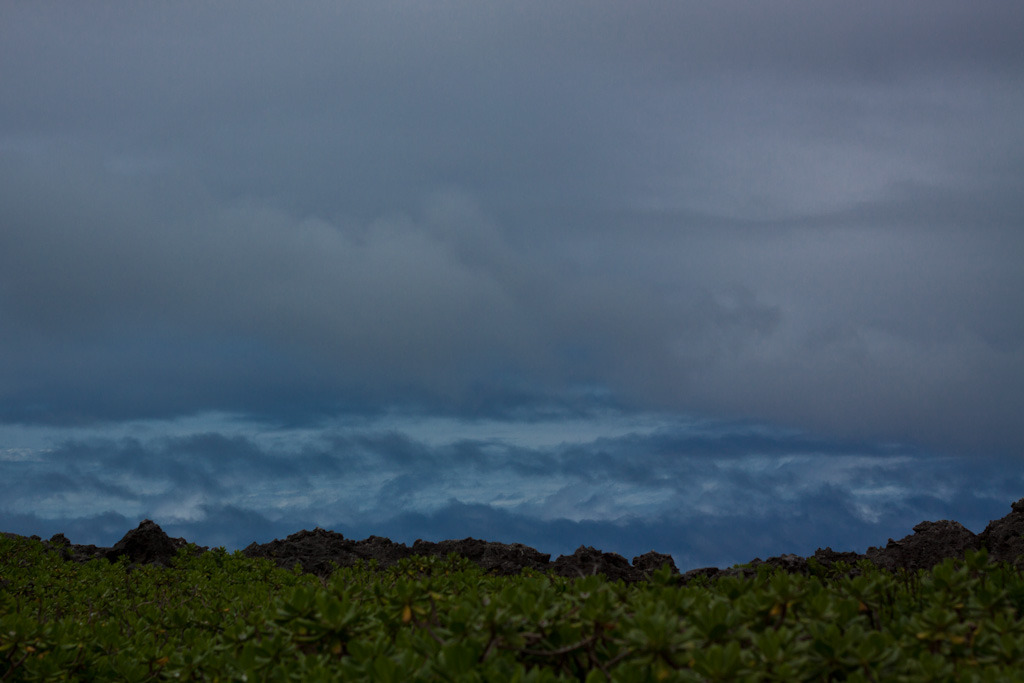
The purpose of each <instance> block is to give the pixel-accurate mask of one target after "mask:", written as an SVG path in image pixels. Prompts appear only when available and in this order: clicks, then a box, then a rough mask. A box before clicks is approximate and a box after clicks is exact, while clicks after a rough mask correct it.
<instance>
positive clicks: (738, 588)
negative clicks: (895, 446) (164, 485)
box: [0, 537, 1024, 681]
mask: <svg viewBox="0 0 1024 683" xmlns="http://www.w3.org/2000/svg"><path fill="white" fill-rule="evenodd" d="M815 569H816V570H815V572H814V573H813V574H812V575H811V576H801V575H791V574H786V573H783V572H780V571H778V570H768V569H762V571H760V573H759V574H758V575H757V576H756V577H754V578H748V579H743V578H737V577H725V578H720V579H718V580H716V581H701V582H692V583H690V584H687V585H681V584H680V582H679V577H678V576H677V575H673V574H672V573H670V572H668V571H664V572H659V573H657V574H655V576H654V577H653V579H652V580H651V581H649V582H643V583H638V584H632V585H626V584H624V583H621V582H609V581H606V580H604V579H603V578H602V577H599V576H593V577H586V578H580V579H565V578H560V577H555V576H552V575H548V574H542V573H530V572H524V573H523V574H521V575H518V576H515V577H498V576H492V575H488V574H486V573H485V572H483V571H482V570H481V569H479V568H478V567H477V566H476V565H474V564H472V563H470V562H469V561H467V560H465V559H461V558H458V557H455V556H452V557H449V558H448V559H446V560H440V559H436V558H423V557H413V558H409V559H407V560H403V561H402V562H400V563H399V564H398V565H397V566H395V567H392V568H390V569H388V570H378V569H377V568H375V567H371V566H365V565H363V566H357V567H354V568H345V569H339V570H338V571H336V572H335V573H334V574H333V575H332V576H331V577H330V578H329V579H326V580H321V579H318V578H316V577H314V576H311V575H307V574H302V573H300V572H298V571H291V572H289V571H286V570H282V569H277V568H275V567H274V566H273V565H272V564H271V563H270V562H269V561H268V560H254V559H248V558H245V557H242V556H241V555H240V554H238V553H235V554H228V553H226V552H224V551H223V550H215V551H211V552H207V553H197V552H195V548H194V547H190V548H184V549H182V550H181V551H180V552H179V554H178V556H177V558H176V559H175V562H174V566H173V567H171V568H163V567H157V566H152V565H146V566H130V565H128V564H127V563H126V562H125V561H121V562H119V563H115V564H111V563H109V562H107V561H106V560H93V561H91V562H88V563H86V564H78V563H74V562H68V561H64V560H62V559H61V558H60V556H59V555H57V554H56V553H54V552H51V551H49V550H47V549H46V547H45V546H44V545H43V544H41V543H39V542H36V541H32V540H29V539H23V538H7V537H0V590H2V593H0V680H7V681H12V680H18V681H21V680H67V679H71V680H123V681H150V680H210V681H217V680H220V681H229V680H230V681H234V680H248V681H262V680H271V681H278V680H281V681H283V680H295V681H336V680H349V679H357V680H358V679H369V680H376V681H409V680H438V681H449V680H450V681H454V680H458V681H473V680H485V681H556V680H585V681H603V680H622V681H644V680H658V681H745V680H749V681H773V680H778V681H795V680H796V681H799V680H849V681H926V680H927V681H932V680H963V681H1013V680H1024V674H1022V673H1021V667H1020V662H1022V661H1024V620H1022V613H1024V577H1022V575H1021V572H1020V571H1019V570H1017V569H1014V568H1012V567H1010V566H1009V565H1005V564H1002V565H996V564H993V563H991V562H989V560H988V557H987V555H986V554H985V553H984V551H982V552H979V553H970V554H968V556H967V558H966V559H965V560H963V561H954V560H949V561H947V562H945V563H943V564H941V565H939V566H937V567H935V568H934V569H933V570H931V571H922V572H917V573H914V574H910V573H901V574H893V573H890V572H883V571H881V570H878V569H875V568H874V567H873V566H872V565H870V564H869V563H867V562H864V563H862V564H860V565H858V566H856V567H850V566H848V565H845V566H844V565H837V566H833V567H831V568H829V569H828V570H826V569H824V568H820V567H818V568H815Z"/></svg>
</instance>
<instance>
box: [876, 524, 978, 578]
mask: <svg viewBox="0 0 1024 683" xmlns="http://www.w3.org/2000/svg"><path fill="white" fill-rule="evenodd" d="M978 547H979V543H978V537H977V536H975V535H974V534H973V533H972V532H971V530H970V529H968V528H966V527H964V525H963V524H961V523H960V522H952V521H949V520H942V521H940V522H921V523H920V524H918V525H917V526H915V527H914V533H913V534H912V535H910V536H905V537H904V538H902V539H900V540H898V541H894V540H892V539H891V538H890V539H889V543H888V544H886V546H885V547H884V548H875V547H872V548H868V551H867V553H865V557H867V559H869V560H871V561H872V562H874V563H875V564H876V565H878V566H879V567H881V568H882V569H890V570H897V569H907V570H909V571H915V570H917V569H931V568H932V567H934V566H935V565H937V564H940V563H941V562H942V561H943V560H945V559H946V558H948V557H963V555H964V551H965V550H967V549H975V550H976V549H977V548H978Z"/></svg>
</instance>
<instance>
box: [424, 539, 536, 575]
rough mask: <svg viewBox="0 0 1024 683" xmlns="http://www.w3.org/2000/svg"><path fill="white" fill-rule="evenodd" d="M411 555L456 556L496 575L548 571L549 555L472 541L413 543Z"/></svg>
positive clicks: (519, 546)
mask: <svg viewBox="0 0 1024 683" xmlns="http://www.w3.org/2000/svg"><path fill="white" fill-rule="evenodd" d="M412 552H413V553H414V554H416V555H434V556H437V557H448V555H450V554H452V553H455V554H456V555H461V556H462V557H465V558H466V559H468V560H471V561H472V562H475V563H476V564H478V565H480V567H482V568H483V569H485V570H487V571H490V572H495V573H496V574H502V575H510V574H518V573H519V572H521V571H523V570H524V569H536V570H538V571H543V570H545V569H547V568H548V564H549V562H550V561H551V555H550V554H548V553H542V552H540V551H538V550H534V549H533V548H531V547H530V546H527V545H523V544H522V543H512V544H505V543H494V542H492V541H481V540H478V539H475V538H465V539H463V540H461V541H441V542H439V543H432V542H430V541H416V542H415V543H413V544H412Z"/></svg>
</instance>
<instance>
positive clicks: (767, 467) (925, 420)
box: [0, 0, 1024, 561]
mask: <svg viewBox="0 0 1024 683" xmlns="http://www.w3.org/2000/svg"><path fill="white" fill-rule="evenodd" d="M115 18H116V20H115ZM1022 22H1024V8H1022V7H1020V6H1018V5H1016V4H1013V3H1007V2H998V1H995V0H993V1H991V2H989V1H983V2H980V3H979V2H975V3H972V4H971V5H970V7H966V6H964V5H963V4H962V3H957V2H952V1H946V0H939V1H938V2H935V1H930V2H924V1H923V0H912V1H909V2H902V3H898V4H894V3H891V2H880V1H875V0H869V1H868V2H866V3H864V2H862V3H857V4H851V5H849V6H845V5H844V6H839V5H836V6H826V5H822V4H821V3H814V2H804V1H800V2H791V3H786V4H785V5H784V6H783V5H765V6H763V7H761V6H758V7H752V6H751V5H750V3H746V2H733V1H732V0H723V1H722V2H715V3H714V4H707V3H697V2H671V3H663V2H655V3H647V4H644V5H643V6H634V5H629V6H628V7H627V6H625V5H621V4H615V3H608V2H603V1H599V2H596V3H595V2H587V3H582V2H575V0H570V1H569V2H560V3H558V4H557V5H552V4H551V3H541V2H534V1H533V0H527V1H526V2H517V3H511V4H508V5H507V6H501V7H496V6H488V5H480V4H478V3H471V2H455V3H449V4H446V5H445V6H444V7H443V8H442V7H438V6H434V5H432V4H424V3H415V2H398V3H397V4H394V5H389V7H383V6H382V5H381V4H380V3H376V2H352V3H346V4H345V5H344V6H339V7H335V6H333V5H332V6H328V5H323V4H320V3H317V2H297V3H290V4H289V5H288V6H287V7H284V6H279V5H278V4H275V3H267V2H255V3H250V5H248V6H247V7H246V11H245V12H242V11H239V10H238V8H233V7H231V6H230V5H223V6H222V5H218V6H209V7H192V8H188V9H183V8H181V7H175V6H160V7H143V6H138V7H137V6H134V5H130V4H128V3H125V4H123V5H119V4H117V3H114V4H113V5H108V6H107V7H106V8H105V9H100V10H97V9H95V8H88V9H85V8H79V7H73V8H68V7H62V8H60V9H59V10H57V9H55V8H52V7H45V6H40V5H38V4H9V6H5V7H4V8H3V9H0V454H3V455H2V459H0V482H3V483H0V489H2V490H4V491H5V493H6V495H8V496H9V499H7V501H6V502H5V505H6V506H7V507H6V508H5V509H6V510H7V513H8V514H9V515H10V516H9V517H8V518H9V519H11V520H12V522H11V523H12V524H15V523H16V524H17V525H20V526H19V528H21V529H26V528H28V527H30V526H31V525H32V524H36V523H38V524H40V525H43V526H46V525H48V524H50V521H48V520H56V519H62V520H65V521H66V522H67V523H68V525H69V527H68V528H70V529H83V528H84V527H83V526H82V525H80V524H79V523H78V522H76V521H75V520H78V519H90V520H99V521H97V522H96V525H97V526H98V527H102V528H103V529H109V528H112V525H113V526H116V525H115V524H113V521H111V520H120V519H122V518H123V519H125V520H132V519H134V518H135V517H137V516H140V515H146V514H149V515H152V516H155V517H160V518H161V519H164V520H166V521H170V523H172V524H177V525H179V526H180V528H183V529H188V530H194V531H196V533H199V534H208V535H209V537H210V538H222V539H227V538H234V537H231V536H230V529H231V528H237V529H247V530H248V529H252V530H253V531H256V529H257V528H258V527H259V526H260V525H263V528H265V529H275V530H280V529H285V530H288V529H287V528H288V527H291V526H308V525H309V524H316V523H319V524H324V525H326V524H342V525H348V526H347V527H346V528H351V529H353V530H355V529H366V533H376V532H378V530H379V528H380V525H382V524H392V525H393V528H395V529H406V530H408V531H409V533H412V529H413V528H414V527H416V525H420V526H421V527H422V528H424V529H426V528H431V529H438V530H440V529H452V530H453V531H452V535H462V534H459V533H456V532H455V531H454V527H453V526H452V525H453V524H454V523H455V521H456V520H458V519H459V517H460V515H462V516H464V517H466V524H467V526H472V525H471V524H470V521H469V520H470V512H472V513H473V514H474V515H479V518H480V519H481V520H490V521H488V522H486V524H490V525H491V526H494V527H495V532H496V533H504V531H503V530H510V529H516V530H520V529H523V528H524V526H523V525H525V526H526V527H531V525H533V526H532V527H531V528H536V529H538V531H537V534H538V536H537V538H550V539H558V538H568V537H569V536H572V535H573V534H577V533H579V534H591V533H593V534H594V535H597V531H596V530H598V529H600V530H601V531H602V532H604V533H605V534H606V535H607V537H608V538H622V539H624V541H625V540H628V539H629V538H631V537H633V536H636V537H638V538H647V537H648V535H650V534H653V535H654V536H651V537H652V538H653V537H655V536H656V537H657V538H658V539H662V538H667V536H665V534H668V533H669V532H667V531H665V532H662V531H659V529H676V531H673V532H672V533H671V534H670V535H672V537H673V538H678V539H682V540H679V541H678V542H677V551H678V552H680V553H683V552H690V551H686V550H683V548H684V547H687V548H688V547H693V548H696V547H703V546H702V545H701V544H702V543H703V541H702V540H701V539H702V538H704V536H705V535H706V536H707V537H708V538H714V537H729V536H730V534H729V533H727V531H728V530H729V529H732V528H737V526H738V525H739V524H740V522H739V520H740V519H741V518H744V519H746V518H750V519H754V520H758V519H760V520H762V522H763V524H762V523H758V522H753V523H754V524H755V525H757V524H761V526H757V527H756V528H758V529H761V528H762V527H763V528H767V525H768V520H772V523H773V524H774V525H775V530H774V531H772V532H771V533H769V534H768V535H767V536H764V538H766V539H771V540H766V541H765V543H767V544H772V543H775V542H776V541H778V542H779V543H780V544H782V545H785V544H786V543H784V542H783V541H784V539H786V538H792V539H794V542H796V541H795V539H797V538H798V536H799V533H803V532H806V534H807V538H812V537H814V538H817V537H818V536H817V535H816V534H817V533H818V532H817V531H815V530H816V529H820V530H822V534H823V535H824V531H825V527H826V526H827V525H825V523H824V522H822V521H821V520H822V519H831V517H829V516H827V515H826V516H825V517H822V516H821V514H820V513H821V510H822V509H823V508H822V506H823V505H824V504H825V502H826V501H829V500H831V501H833V502H834V505H835V508H834V513H833V514H832V517H834V518H835V520H836V521H835V524H836V525H837V526H836V527H835V528H836V529H837V533H838V534H839V538H841V539H846V540H848V541H850V542H854V539H864V538H867V536H869V535H871V534H873V533H874V532H875V531H882V528H881V527H883V526H886V525H889V524H893V525H895V526H898V527H900V528H899V529H893V530H892V532H891V533H893V534H897V535H898V534H900V533H901V532H902V531H903V526H904V523H906V524H907V525H909V524H912V523H914V522H916V521H920V520H917V519H911V518H913V517H917V516H919V515H918V513H922V514H921V515H920V516H922V517H925V516H936V515H943V516H945V515H947V514H948V515H950V516H954V517H957V514H956V511H957V510H961V507H958V506H966V510H967V512H963V514H964V515H968V514H974V513H969V511H970V510H981V509H982V508H984V506H985V505H986V504H987V503H986V501H990V500H992V501H994V500H999V505H998V506H997V508H998V509H997V510H995V511H993V512H991V513H987V514H989V515H998V514H1000V513H1001V512H1002V508H1003V507H1004V506H1005V504H1006V500H1014V499H1016V498H1017V497H1019V495H1018V493H1019V492H1018V491H1017V490H1016V488H1017V485H1018V483H1019V482H1018V480H1017V479H1016V478H1015V476H1016V475H1015V474H1014V473H1015V472H1016V471H1017V469H1018V468H1017V467H1015V465H1014V464H1013V463H1014V460H1012V458H1019V457H1020V455H1021V453H1022V452H1024V430H1022V429H1021V425H1020V415H1021V414H1022V412H1024V391H1022V387H1024V308H1022V307H1021V306H1020V302H1019V299H1020V292H1021V291H1024V269H1022V268H1021V267H1020V263H1021V257H1022V255H1024V230H1022V225H1021V216H1022V215H1024V129H1022V128H1021V126H1020V112H1021V111H1022V110H1024V80H1022V76H1021V74H1024V50H1022V49H1021V48H1020V44H1021V41H1020V39H1019V30H1018V27H1019V26H1020V25H1021V24H1022ZM211 415H216V416H220V417H218V418H216V419H213V418H210V416H211ZM225 415H230V416H234V417H233V418H232V419H227V418H224V416H225ZM630 423H632V424H630ZM204 425H205V426H204ZM574 430H577V431H576V432H574ZM950 458H952V459H950ZM998 458H1010V460H998ZM997 462H1001V463H1003V464H1004V466H1002V467H1001V468H999V467H997V466H996V465H995V464H993V463H997ZM978 463H981V464H978ZM1007 472H1009V473H1010V474H1009V475H1008V474H1007ZM978 473H988V474H990V475H991V476H988V477H987V478H982V476H981V474H978ZM958 478H962V479H963V481H967V482H972V483H971V486H970V487H968V486H967V485H966V484H963V485H962V484H958V483H956V481H957V479H958ZM901 501H903V502H901ZM801 510H804V512H801ZM218 511H219V512H218ZM723 511H728V514H727V513H726V512H723ZM925 512H927V515H926V514H923V513H925ZM111 514H113V515H114V517H110V516H109V515H111ZM978 514H981V513H978ZM220 518H223V519H227V518H230V519H233V520H236V521H235V522H234V523H233V525H234V526H233V527H232V525H228V524H226V523H224V522H223V521H220V522H218V521H217V519H220ZM242 518H245V519H251V520H254V521H253V522H252V523H251V524H249V523H248V522H244V521H241V520H242ZM957 518H959V517H957ZM473 519H476V517H473ZM789 519H792V520H796V521H794V522H793V524H792V525H790V526H791V528H792V529H793V530H794V531H793V535H792V536H787V535H786V534H789V533H790V531H789V530H790V526H787V524H785V523H784V522H785V520H789ZM844 519H845V520H847V521H845V522H844V521H841V520H844ZM16 520H20V521H16ZM962 521H964V520H962ZM982 521H983V520H982ZM473 524H476V525H477V526H476V527H473V528H477V527H484V526H486V524H485V522H483V521H480V522H479V523H477V522H473ZM688 524H695V525H696V526H694V527H692V529H691V527H689V526H686V525H688ZM588 525H590V526H588ZM594 525H596V526H594ZM815 525H818V526H815ZM751 528H753V527H751ZM215 529H216V530H217V531H216V533H215ZM616 529H619V530H621V529H629V530H630V531H629V532H628V533H627V532H622V533H620V532H619V531H616ZM104 533H105V532H104ZM733 537H734V538H735V539H736V540H735V547H736V548H740V547H741V546H742V545H743V544H753V545H755V546H756V545H757V543H758V542H759V541H757V539H758V538H762V536H758V535H757V534H756V533H755V534H750V535H749V536H747V535H745V532H744V533H740V532H739V531H737V532H736V533H735V534H734V535H733ZM108 540H109V539H108ZM244 540H245V539H242V540H238V539H235V540H232V541H230V542H231V543H235V542H242V541H244ZM225 542H228V541H225ZM839 542H840V541H838V540H837V541H836V543H839ZM857 542H860V541H857ZM757 547H760V546H757ZM570 550H571V548H570ZM780 550H781V549H780ZM674 552H675V551H674ZM714 552H715V551H712V550H701V551H699V552H698V551H693V553H695V554H693V555H692V557H694V558H697V557H711V556H713V555H714ZM722 552H725V551H722ZM729 552H730V553H731V552H732V551H729ZM737 552H739V551H738V550H737ZM727 554H728V553H727ZM714 556H716V557H718V556H719V555H714ZM722 556H724V555H722ZM730 556H731V555H730ZM695 561H696V560H695Z"/></svg>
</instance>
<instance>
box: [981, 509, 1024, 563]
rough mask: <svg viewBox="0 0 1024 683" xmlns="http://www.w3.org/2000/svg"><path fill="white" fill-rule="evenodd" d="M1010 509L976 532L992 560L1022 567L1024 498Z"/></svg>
mask: <svg viewBox="0 0 1024 683" xmlns="http://www.w3.org/2000/svg"><path fill="white" fill-rule="evenodd" d="M1010 509H1011V512H1010V514H1008V515H1007V516H1005V517H1003V518H1002V519H997V520H993V521H991V522H989V523H988V526H986V527H985V530H984V531H982V532H981V533H980V534H978V541H979V543H980V545H982V546H983V547H985V548H987V549H988V553H989V556H990V557H991V558H992V559H993V560H996V561H1000V562H1010V563H1011V564H1014V565H1016V566H1017V567H1024V498H1021V499H1020V500H1018V501H1017V502H1016V503H1012V504H1011V505H1010Z"/></svg>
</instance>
